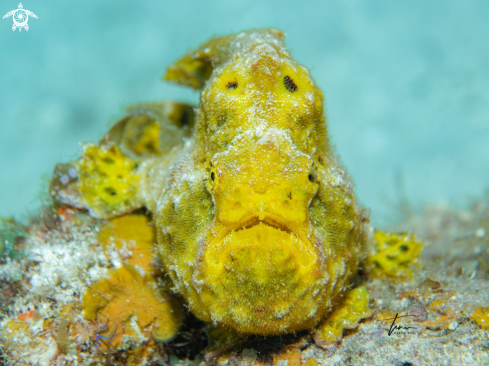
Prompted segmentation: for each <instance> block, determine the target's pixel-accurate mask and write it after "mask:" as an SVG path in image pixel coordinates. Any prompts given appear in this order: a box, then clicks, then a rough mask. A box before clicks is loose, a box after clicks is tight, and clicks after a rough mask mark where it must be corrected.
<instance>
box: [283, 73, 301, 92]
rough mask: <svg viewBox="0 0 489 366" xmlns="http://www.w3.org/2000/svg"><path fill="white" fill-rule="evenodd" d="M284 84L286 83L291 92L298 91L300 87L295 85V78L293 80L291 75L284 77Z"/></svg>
mask: <svg viewBox="0 0 489 366" xmlns="http://www.w3.org/2000/svg"><path fill="white" fill-rule="evenodd" d="M284 85H285V88H286V89H287V90H288V91H289V92H291V93H293V92H295V91H297V89H299V88H298V87H297V85H295V83H294V80H292V79H291V78H290V76H289V75H287V76H285V77H284Z"/></svg>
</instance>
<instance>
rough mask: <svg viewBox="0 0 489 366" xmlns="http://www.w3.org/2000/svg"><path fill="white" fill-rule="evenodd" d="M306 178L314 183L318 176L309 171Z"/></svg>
mask: <svg viewBox="0 0 489 366" xmlns="http://www.w3.org/2000/svg"><path fill="white" fill-rule="evenodd" d="M308 178H309V181H310V182H311V183H316V182H317V178H318V177H317V175H316V172H310V173H309V177H308Z"/></svg>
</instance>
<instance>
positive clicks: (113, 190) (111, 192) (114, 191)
mask: <svg viewBox="0 0 489 366" xmlns="http://www.w3.org/2000/svg"><path fill="white" fill-rule="evenodd" d="M105 192H107V194H110V195H111V196H117V191H116V190H115V189H114V188H112V187H105Z"/></svg>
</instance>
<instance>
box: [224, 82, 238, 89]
mask: <svg viewBox="0 0 489 366" xmlns="http://www.w3.org/2000/svg"><path fill="white" fill-rule="evenodd" d="M237 87H238V82H237V81H236V80H234V81H230V82H228V83H227V84H226V88H228V89H231V90H234V89H236V88H237Z"/></svg>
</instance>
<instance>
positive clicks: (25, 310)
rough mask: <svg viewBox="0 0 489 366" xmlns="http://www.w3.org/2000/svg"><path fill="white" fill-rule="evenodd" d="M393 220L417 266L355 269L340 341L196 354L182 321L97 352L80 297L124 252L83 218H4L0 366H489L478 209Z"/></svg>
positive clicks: (487, 285)
mask: <svg viewBox="0 0 489 366" xmlns="http://www.w3.org/2000/svg"><path fill="white" fill-rule="evenodd" d="M400 211H401V213H402V216H403V220H402V221H401V222H400V223H399V224H398V225H396V226H395V227H392V228H390V230H392V231H410V232H414V233H415V234H416V236H417V237H418V238H420V239H421V240H423V241H424V242H425V247H424V250H423V252H422V255H421V258H420V266H419V267H418V269H417V270H416V271H415V273H414V275H413V276H412V277H410V278H390V277H387V276H386V277H379V276H376V277H374V276H369V275H367V274H365V273H363V272H362V270H360V272H359V275H358V276H357V277H358V278H357V282H358V283H363V284H365V286H366V288H367V289H368V291H369V293H370V308H371V310H372V311H373V315H372V316H371V317H370V318H368V319H364V320H362V321H361V322H360V325H359V326H358V328H356V329H351V330H345V331H344V332H343V338H342V340H341V341H339V342H336V343H334V342H333V343H329V344H327V345H325V344H322V345H318V344H316V342H315V341H314V337H313V332H312V331H303V332H300V333H298V334H292V335H287V336H274V337H268V338H263V337H252V338H249V339H248V340H245V341H242V342H241V343H240V344H238V345H235V346H234V347H231V348H230V349H228V350H225V351H213V352H207V353H206V350H205V343H206V339H205V338H206V335H205V332H204V331H203V329H202V327H203V324H201V323H200V322H199V321H197V320H196V319H192V317H191V316H190V315H188V316H187V320H186V324H185V326H184V327H183V329H182V331H181V332H180V335H179V336H178V337H177V338H176V339H174V340H173V341H171V342H169V343H167V344H163V343H161V342H155V341H154V339H150V338H148V337H146V338H145V337H144V334H142V335H141V337H140V339H139V343H138V344H134V343H132V344H128V345H126V347H125V349H117V350H107V348H104V347H103V345H102V343H104V342H108V343H110V340H109V339H108V337H101V336H99V333H101V329H100V324H95V323H94V322H90V321H87V320H85V319H84V318H83V315H82V312H81V310H80V299H81V296H82V295H83V294H84V292H85V291H86V290H87V288H88V287H89V286H90V284H92V283H93V282H94V281H96V280H97V279H99V278H100V277H103V276H104V275H105V274H106V273H107V271H108V270H109V269H110V268H112V267H117V266H120V264H121V263H122V262H123V261H124V260H125V258H127V257H128V256H129V257H130V256H131V251H130V250H128V249H127V248H124V249H121V250H117V248H115V247H114V248H112V249H113V250H106V251H102V250H100V245H99V243H97V231H98V228H99V226H100V222H99V221H95V220H93V219H91V218H90V217H89V216H88V215H86V214H85V213H82V212H75V211H69V210H68V211H67V210H63V211H58V212H57V213H54V212H52V211H50V210H49V209H46V210H45V212H44V213H43V214H41V215H40V216H38V217H37V218H36V219H34V220H32V222H31V223H30V224H29V225H28V226H27V227H22V226H21V225H19V224H17V223H15V222H14V221H11V220H10V221H9V220H4V222H3V224H2V225H3V229H2V232H1V234H2V238H1V239H2V242H3V244H2V246H1V247H0V249H1V251H2V252H3V253H2V259H1V262H0V263H1V264H0V311H1V316H2V321H1V323H0V365H167V364H179V365H184V364H188V363H193V364H196V363H201V365H230V366H231V365H258V364H264V365H265V364H266V365H272V364H273V365H275V364H276V365H280V366H296V365H300V364H304V363H307V364H308V366H314V365H317V364H319V365H489V326H488V322H489V313H488V311H489V310H488V309H487V306H488V305H489V280H488V278H489V277H488V276H489V205H488V200H487V199H481V200H479V201H477V202H474V203H473V204H472V205H471V206H470V207H467V208H465V209H455V208H451V207H445V206H441V205H428V206H425V207H424V209H423V210H422V211H421V212H419V213H413V212H411V211H410V210H409V209H408V208H406V207H404V208H403V209H402V210H400ZM396 313H397V314H398V315H399V316H403V315H406V314H409V315H411V316H410V317H409V318H399V319H398V320H397V322H396V325H398V326H403V328H402V329H400V330H399V329H395V330H394V331H393V329H392V328H391V321H390V320H389V321H385V320H383V319H392V317H394V316H395V314H396ZM408 319H409V320H408ZM136 326H137V324H136ZM389 328H391V329H390V330H391V331H389ZM406 328H409V329H406ZM318 343H320V342H318Z"/></svg>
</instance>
